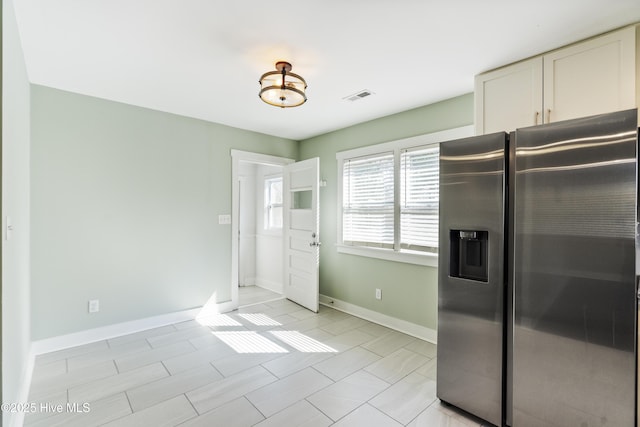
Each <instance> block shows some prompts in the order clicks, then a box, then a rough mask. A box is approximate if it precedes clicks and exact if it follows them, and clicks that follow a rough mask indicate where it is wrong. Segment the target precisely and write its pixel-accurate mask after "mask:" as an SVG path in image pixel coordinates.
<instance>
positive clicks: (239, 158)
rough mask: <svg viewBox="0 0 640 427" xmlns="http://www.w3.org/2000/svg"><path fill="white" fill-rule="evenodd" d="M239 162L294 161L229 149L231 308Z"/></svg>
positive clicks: (235, 270)
mask: <svg viewBox="0 0 640 427" xmlns="http://www.w3.org/2000/svg"><path fill="white" fill-rule="evenodd" d="M240 162H248V163H258V164H262V165H270V166H286V165H289V164H291V163H295V160H294V159H290V158H287V157H278V156H272V155H269V154H260V153H254V152H250V151H242V150H235V149H232V150H231V307H230V308H231V310H235V309H237V308H238V304H239V298H238V282H239V277H238V266H239V260H238V232H239V230H240V227H239V224H240V186H239V185H238V180H239V178H240V177H239V173H238V172H239V170H240V169H239V167H240Z"/></svg>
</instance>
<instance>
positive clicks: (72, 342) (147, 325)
mask: <svg viewBox="0 0 640 427" xmlns="http://www.w3.org/2000/svg"><path fill="white" fill-rule="evenodd" d="M216 308H217V310H216V312H218V313H223V312H225V311H224V310H225V309H226V311H230V310H232V308H228V307H227V306H226V305H225V304H218V305H217V307H216ZM202 311H203V309H202V307H198V308H193V309H190V310H183V311H177V312H174V313H168V314H161V315H159V316H153V317H146V318H144V319H138V320H132V321H129V322H123V323H116V324H114V325H108V326H102V327H100V328H94V329H87V330H84V331H80V332H74V333H72V334H67V335H60V336H57V337H52V338H46V339H42V340H38V341H33V342H32V344H31V352H32V353H33V355H34V356H36V355H38V354H43V353H49V352H52V351H57V350H62V349H65V348H69V347H75V346H78V345H83V344H89V343H92V342H96V341H102V340H105V339H109V338H114V337H118V336H121V335H127V334H132V333H134V332H139V331H144V330H146V329H152V328H158V327H160V326H166V325H170V324H172V323H177V322H184V321H186V320H192V319H195V318H196V316H198V315H199V314H200V313H201V312H202Z"/></svg>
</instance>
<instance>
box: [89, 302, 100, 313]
mask: <svg viewBox="0 0 640 427" xmlns="http://www.w3.org/2000/svg"><path fill="white" fill-rule="evenodd" d="M99 311H100V300H97V299H91V300H89V313H97V312H99Z"/></svg>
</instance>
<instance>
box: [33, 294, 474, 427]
mask: <svg viewBox="0 0 640 427" xmlns="http://www.w3.org/2000/svg"><path fill="white" fill-rule="evenodd" d="M435 371H436V346H435V345H433V344H431V343H428V342H425V341H422V340H419V339H416V338H413V337H411V336H408V335H405V334H402V333H400V332H397V331H394V330H391V329H388V328H385V327H383V326H380V325H377V324H375V323H371V322H368V321H365V320H363V319H360V318H357V317H353V316H350V315H347V314H345V313H342V312H340V311H337V310H333V309H331V308H327V307H321V308H320V312H319V313H318V314H315V313H312V312H310V311H308V310H305V309H303V308H302V307H300V306H298V305H296V304H294V303H292V302H290V301H288V300H285V299H280V300H275V301H269V302H266V303H262V304H255V305H251V306H245V307H243V308H241V309H239V310H238V311H234V312H232V313H228V314H223V315H217V316H212V317H209V318H206V319H200V321H196V320H193V321H188V322H183V323H177V324H173V325H168V326H164V327H160V328H156V329H150V330H147V331H142V332H138V333H134V334H130V335H125V336H121V337H117V338H113V339H109V340H105V341H99V342H95V343H92V344H87V345H82V346H79V347H74V348H70V349H66V350H61V351H57V352H54V353H48V354H44V355H40V356H38V358H37V359H36V366H35V370H34V375H33V381H32V386H31V393H30V402H33V403H35V404H36V405H37V408H39V410H38V411H36V412H34V413H29V414H27V416H26V418H25V425H26V426H47V427H52V426H82V427H87V426H102V425H106V426H137V427H139V426H153V427H158V426H177V425H179V426H225V427H230V426H260V427H264V426H278V427H281V426H329V425H335V426H376V427H377V426H403V425H404V426H412V427H414V426H415V427H417V426H429V427H435V426H438V427H440V426H441V427H445V426H447V427H467V426H479V425H482V424H481V421H480V420H477V419H476V420H474V419H471V418H469V417H468V416H465V415H464V414H462V413H460V412H457V411H455V410H454V409H452V408H448V407H445V406H443V405H441V404H440V402H439V401H438V399H437V398H436V395H435V393H436V392H435V390H436V389H435V385H436V384H435V379H436V377H435ZM68 404H71V406H69V405H68ZM73 404H76V405H73ZM56 405H60V406H56ZM58 411H59V412H58Z"/></svg>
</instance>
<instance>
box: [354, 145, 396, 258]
mask: <svg viewBox="0 0 640 427" xmlns="http://www.w3.org/2000/svg"><path fill="white" fill-rule="evenodd" d="M342 177H343V178H342V185H343V190H342V194H343V198H342V200H343V209H342V227H343V241H344V243H345V244H348V245H355V246H375V247H381V248H393V234H394V233H393V224H394V218H393V217H394V213H393V211H394V202H393V199H394V190H393V184H394V183H393V153H384V154H381V155H376V156H371V157H365V158H355V159H348V160H346V161H345V163H344V165H343V173H342Z"/></svg>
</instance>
